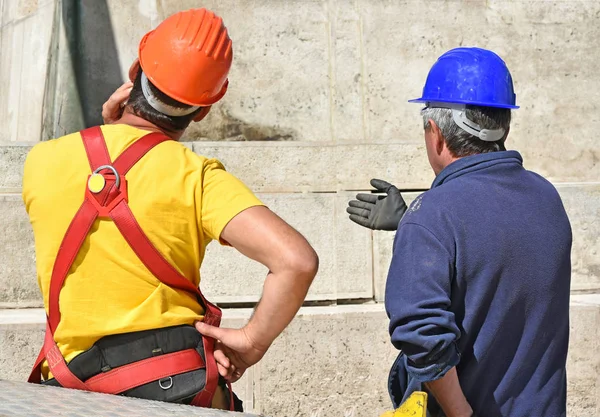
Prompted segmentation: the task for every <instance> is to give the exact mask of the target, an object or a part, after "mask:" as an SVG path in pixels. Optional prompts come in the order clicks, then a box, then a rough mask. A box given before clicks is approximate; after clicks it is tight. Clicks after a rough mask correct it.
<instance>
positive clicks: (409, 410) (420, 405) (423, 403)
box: [379, 391, 427, 417]
mask: <svg viewBox="0 0 600 417" xmlns="http://www.w3.org/2000/svg"><path fill="white" fill-rule="evenodd" d="M379 417H427V393H426V392H422V391H415V392H413V393H412V394H410V397H408V399H407V400H406V401H404V402H403V403H402V404H401V405H400V407H398V408H397V409H396V411H386V412H385V413H383V414H382V415H381V416H379Z"/></svg>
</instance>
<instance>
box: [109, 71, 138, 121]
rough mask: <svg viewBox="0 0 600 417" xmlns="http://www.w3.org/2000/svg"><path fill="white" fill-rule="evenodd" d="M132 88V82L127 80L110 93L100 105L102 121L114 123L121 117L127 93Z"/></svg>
mask: <svg viewBox="0 0 600 417" xmlns="http://www.w3.org/2000/svg"><path fill="white" fill-rule="evenodd" d="M132 88H133V83H132V82H131V81H127V82H126V83H125V84H123V85H122V86H121V87H119V88H117V90H116V91H115V92H114V93H112V95H111V96H110V97H109V98H108V100H106V103H104V104H103V105H102V119H103V120H104V123H105V124H107V125H109V124H111V123H115V122H116V121H118V120H119V119H120V118H121V115H122V114H123V108H124V107H125V104H126V103H127V99H129V94H131V89H132Z"/></svg>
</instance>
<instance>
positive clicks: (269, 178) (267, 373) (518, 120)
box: [0, 0, 600, 417]
mask: <svg viewBox="0 0 600 417" xmlns="http://www.w3.org/2000/svg"><path fill="white" fill-rule="evenodd" d="M198 5H202V6H206V7H208V8H211V9H213V10H214V11H216V12H217V13H219V14H220V15H221V16H223V18H224V20H225V22H226V24H227V26H228V28H229V31H230V35H231V37H232V39H233V41H234V65H233V68H232V72H231V75H230V90H229V92H228V94H227V96H226V97H225V98H224V100H223V101H222V102H220V103H219V104H218V105H217V106H215V107H214V109H213V111H212V112H211V114H210V115H209V117H208V118H207V119H206V120H205V121H203V122H202V123H200V124H198V125H196V126H194V127H193V128H191V129H190V130H189V132H188V133H187V134H186V136H185V138H184V139H185V140H186V141H188V142H189V143H188V146H190V147H191V148H192V149H193V150H194V151H195V152H196V153H199V154H202V155H206V156H212V157H217V158H219V159H221V160H222V161H223V162H224V164H225V165H226V167H227V168H228V170H229V171H231V172H233V173H234V174H235V175H237V176H239V177H240V178H241V179H242V180H244V181H245V182H246V183H247V184H248V185H249V186H250V187H251V188H252V189H253V190H255V191H256V192H257V193H259V196H260V197H261V198H262V199H263V200H264V201H265V202H266V203H267V204H268V205H269V206H270V207H271V208H272V209H273V210H274V211H276V212H277V213H279V214H280V215H281V216H282V217H283V218H284V219H286V220H287V221H289V222H290V223H291V224H292V225H293V226H295V227H296V228H298V230H300V231H301V232H302V233H303V234H305V235H306V236H307V238H308V239H309V240H310V242H311V243H312V244H313V245H314V246H315V248H316V249H317V251H318V252H319V254H320V257H321V270H320V273H319V276H318V277H317V279H316V281H315V283H314V286H313V288H312V289H311V291H310V294H309V300H311V301H312V302H313V303H312V304H315V303H317V304H320V305H328V306H327V307H324V306H318V307H304V308H303V310H302V313H301V315H300V316H299V317H298V319H297V320H296V321H295V322H294V323H293V324H292V325H291V326H290V328H289V329H288V330H286V332H285V334H284V335H283V336H282V337H281V338H280V339H279V340H278V341H277V342H276V343H275V345H274V346H273V348H272V350H271V351H270V352H269V354H268V356H267V357H266V358H265V360H264V361H263V362H262V363H261V364H260V365H259V366H257V367H255V368H253V369H252V370H251V371H250V372H249V373H248V375H247V376H245V377H244V379H243V380H242V381H240V382H239V383H237V384H236V385H237V390H240V392H241V394H242V396H243V397H244V399H245V402H246V406H247V407H248V408H249V410H251V411H256V412H260V413H265V414H267V415H273V416H276V415H302V416H329V415H348V416H350V415H354V416H365V417H366V416H373V415H378V413H380V412H381V411H383V410H384V409H385V408H386V407H388V406H389V400H388V398H387V393H386V387H385V382H386V378H387V370H388V368H389V366H390V365H391V362H392V360H393V358H394V357H395V355H396V352H394V350H393V348H392V347H391V345H390V344H389V343H388V337H387V333H386V326H387V320H386V317H385V314H384V312H383V307H382V305H381V301H382V300H383V290H384V285H385V278H386V274H387V268H388V265H389V261H390V257H391V242H392V240H393V233H388V232H373V233H372V232H369V231H366V230H364V229H361V228H359V227H358V226H355V225H354V224H352V223H350V222H349V221H348V220H347V217H346V215H345V211H344V210H345V205H346V202H347V201H348V199H350V197H351V196H352V195H354V194H355V192H356V191H357V190H365V189H368V188H369V183H368V181H369V179H370V178H372V177H380V178H385V179H388V180H390V181H392V182H394V183H395V184H396V185H398V186H399V187H400V188H402V189H405V190H416V189H426V188H428V187H429V186H430V184H431V181H432V179H433V174H432V172H431V169H430V168H429V166H428V163H427V158H426V155H425V152H424V147H423V139H422V131H421V121H420V118H419V114H418V110H419V107H418V106H415V105H411V104H408V103H406V100H408V99H410V98H415V97H417V96H419V95H420V93H421V89H422V85H423V82H424V80H425V77H426V74H427V71H428V69H429V67H430V66H431V64H432V63H433V62H434V61H435V59H436V58H437V57H438V56H439V55H440V54H441V53H443V52H444V51H445V50H447V49H450V48H452V47H456V46H459V45H475V46H480V47H486V48H491V49H493V50H495V51H496V52H498V53H499V54H500V55H501V56H502V57H503V58H504V59H505V61H506V62H507V64H508V66H509V68H510V69H511V72H512V74H513V79H514V81H515V89H516V92H517V100H518V104H520V106H521V109H520V110H518V111H515V112H514V113H513V116H514V123H513V126H512V128H511V134H510V138H509V142H508V145H509V147H510V148H513V149H517V150H519V151H521V152H522V154H523V157H524V159H525V166H526V167H527V168H528V169H532V170H534V171H537V172H539V173H540V174H542V175H544V176H546V177H547V178H549V179H550V180H551V181H553V182H554V183H555V184H556V185H557V188H558V190H559V192H560V194H561V197H562V199H563V201H564V204H565V207H566V209H567V211H568V213H569V216H570V219H571V223H572V226H573V234H574V242H573V285H572V300H573V301H572V337H571V353H570V357H569V379H570V381H569V407H570V408H569V409H570V415H573V416H595V415H598V413H600V410H598V408H599V407H600V380H598V375H599V374H600V373H599V371H600V358H599V357H598V354H597V352H598V343H599V337H598V332H597V329H598V328H599V325H600V300H599V298H598V295H597V294H600V246H599V244H598V239H597V235H598V233H599V232H600V224H599V223H598V219H599V218H600V163H599V162H598V161H599V159H600V154H599V151H598V149H600V148H599V147H598V145H597V143H596V139H595V137H596V132H598V131H599V130H600V116H598V115H599V114H600V112H599V110H600V73H599V72H598V71H597V69H596V67H597V65H596V63H597V61H598V59H599V58H600V50H599V49H598V47H597V42H596V41H597V40H598V39H600V2H597V1H577V0H573V1H529V0H515V1H484V0H470V1H468V2H467V1H453V0H452V1H450V0H449V1H441V0H430V1H427V2H418V1H408V0H405V1H400V0H396V1H393V0H302V1H301V0H295V1H286V2H283V1H276V0H256V1H252V2H248V1H243V0H227V1H224V0H221V1H216V0H207V1H203V2H201V3H199V2H198V1H197V0H193V1H192V0H184V1H178V2H173V1H158V0H139V1H134V0H127V1H116V0H108V1H106V0H81V1H76V0H63V1H57V0H37V1H36V0H0V16H1V17H0V126H2V129H1V130H0V206H1V207H0V211H1V212H2V213H4V215H3V216H2V219H1V220H0V222H1V223H0V227H1V228H2V230H3V233H2V234H0V248H2V252H1V253H2V254H3V256H2V262H0V309H4V310H0V378H10V379H18V378H22V377H23V376H24V375H25V372H26V371H25V369H26V368H27V367H28V366H29V363H30V362H31V361H32V360H33V356H34V353H35V349H37V347H38V345H39V343H41V335H42V327H41V321H42V318H43V316H42V315H40V310H36V309H35V307H40V306H41V298H40V295H39V290H38V288H37V284H36V277H35V267H34V259H35V254H34V251H33V236H32V234H31V229H30V226H29V224H28V221H27V217H26V213H25V212H24V208H23V206H22V202H21V199H20V194H19V193H20V187H21V180H22V165H23V161H24V158H25V155H26V153H27V151H28V150H29V149H30V147H31V146H32V145H33V144H35V143H36V142H38V141H40V140H45V139H49V138H52V137H55V136H60V135H62V134H64V133H66V132H71V131H74V130H77V129H80V128H82V127H84V126H86V125H90V124H94V123H98V120H99V119H98V117H99V113H100V106H101V104H102V102H103V101H104V99H105V98H106V97H108V95H109V94H110V92H111V91H112V90H114V88H116V86H118V85H119V83H120V82H121V81H122V80H123V79H125V77H126V75H127V69H128V67H129V65H130V63H131V61H132V60H133V59H134V58H135V56H136V53H137V43H138V41H139V39H140V38H141V36H142V35H143V34H144V33H145V32H147V31H148V30H150V29H151V28H153V27H155V26H156V25H157V24H158V23H159V22H160V21H161V20H162V19H164V18H165V17H166V16H168V15H170V14H171V13H173V12H175V11H177V10H181V9H185V8H188V7H197V6H198ZM417 194H418V193H416V192H412V193H411V192H408V193H406V194H405V196H406V198H407V200H409V201H410V200H412V199H413V198H414V197H415V196H416V195H417ZM208 252H209V253H208V256H207V261H206V263H205V264H204V265H203V267H202V271H201V272H202V276H203V284H202V286H203V289H204V290H205V292H206V293H207V295H209V296H210V297H211V298H212V299H214V300H215V301H218V302H220V303H221V304H226V305H227V306H229V307H230V309H228V310H227V311H226V315H227V316H228V317H229V318H228V320H227V322H226V324H228V325H232V326H241V325H242V324H243V322H244V320H245V319H246V318H247V316H248V311H247V310H245V309H243V308H240V307H244V306H246V305H247V303H253V302H255V301H256V300H257V299H258V297H259V296H260V289H261V282H262V278H263V275H264V273H265V272H266V271H265V270H264V269H263V268H262V267H260V266H257V265H254V264H252V263H251V262H248V261H247V260H245V259H244V258H243V257H241V256H240V255H239V254H237V253H236V252H235V251H234V250H232V249H227V248H222V247H219V246H218V245H211V246H210V247H209V251H208ZM336 304H343V305H338V306H336ZM594 329H595V330H594Z"/></svg>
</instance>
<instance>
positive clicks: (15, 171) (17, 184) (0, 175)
mask: <svg viewBox="0 0 600 417" xmlns="http://www.w3.org/2000/svg"><path fill="white" fill-rule="evenodd" d="M0 134H1V133H0ZM30 149H31V146H29V145H26V144H12V143H9V142H3V143H0V193H11V192H12V193H19V192H21V186H22V183H23V165H24V164H25V158H26V157H27V152H29V150H30Z"/></svg>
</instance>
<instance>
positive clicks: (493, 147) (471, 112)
mask: <svg viewBox="0 0 600 417" xmlns="http://www.w3.org/2000/svg"><path fill="white" fill-rule="evenodd" d="M421 115H422V116H423V126H424V128H425V129H429V128H430V127H431V125H430V123H429V120H430V119H431V120H433V121H434V122H435V124H436V125H437V126H438V127H439V128H440V131H441V133H442V136H443V137H444V140H445V141H446V145H447V146H448V149H449V150H450V152H451V153H452V155H453V156H455V157H458V158H460V157H463V156H469V155H475V154H479V153H487V152H497V151H505V150H506V148H505V147H504V141H505V140H506V137H507V136H508V130H509V127H510V118H511V113H510V109H501V108H495V107H479V106H468V107H467V108H466V116H467V118H468V119H469V120H471V121H473V122H474V123H476V124H478V125H479V126H480V127H481V128H482V129H504V131H505V132H506V133H505V134H504V136H503V137H502V138H501V139H500V140H497V141H495V142H486V141H483V140H481V139H479V138H478V137H476V136H474V135H472V134H470V133H468V132H466V131H465V130H463V129H462V128H460V127H459V126H458V125H457V124H456V123H455V122H454V119H453V118H452V110H451V109H447V108H438V107H425V108H424V109H423V110H421Z"/></svg>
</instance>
